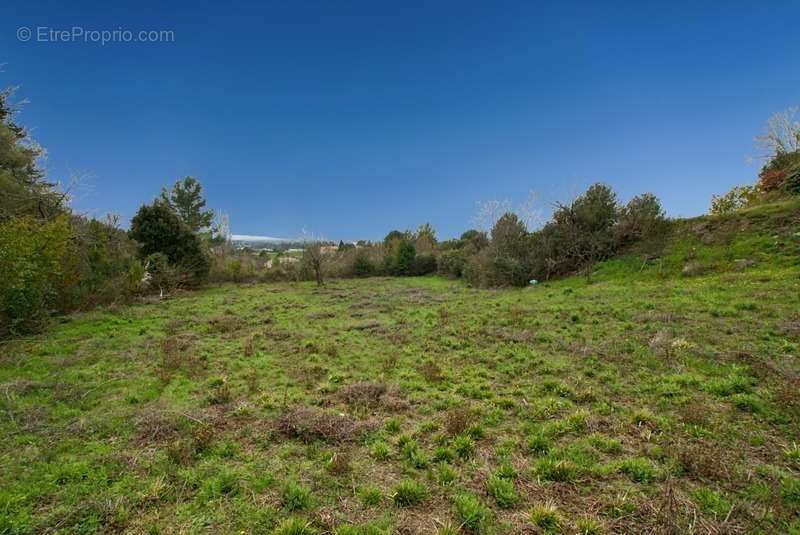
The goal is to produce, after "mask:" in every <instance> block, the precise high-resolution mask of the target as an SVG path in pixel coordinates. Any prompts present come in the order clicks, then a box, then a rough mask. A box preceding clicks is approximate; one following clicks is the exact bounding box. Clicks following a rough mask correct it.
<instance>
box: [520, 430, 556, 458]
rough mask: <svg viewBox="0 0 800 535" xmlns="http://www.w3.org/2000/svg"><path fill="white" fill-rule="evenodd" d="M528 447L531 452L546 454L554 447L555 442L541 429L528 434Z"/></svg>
mask: <svg viewBox="0 0 800 535" xmlns="http://www.w3.org/2000/svg"><path fill="white" fill-rule="evenodd" d="M526 447H527V448H528V451H529V452H531V453H534V454H536V455H544V454H546V453H548V452H549V451H550V449H551V448H552V447H553V442H552V441H551V440H550V439H549V438H547V437H546V436H545V435H544V433H542V432H541V431H540V432H537V433H534V434H532V435H530V436H528V440H527V442H526Z"/></svg>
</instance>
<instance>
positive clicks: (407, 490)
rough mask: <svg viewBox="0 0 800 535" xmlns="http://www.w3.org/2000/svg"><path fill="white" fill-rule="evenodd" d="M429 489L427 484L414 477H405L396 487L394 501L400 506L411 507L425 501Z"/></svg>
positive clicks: (393, 495)
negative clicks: (415, 479)
mask: <svg viewBox="0 0 800 535" xmlns="http://www.w3.org/2000/svg"><path fill="white" fill-rule="evenodd" d="M427 497H428V489H426V488H425V485H423V484H422V483H419V482H417V481H414V480H412V479H404V480H403V481H401V482H400V483H398V484H397V485H396V486H395V487H394V492H393V494H392V501H394V504H395V505H396V506H398V507H411V506H414V505H418V504H420V503H422V502H423V501H425V498H427Z"/></svg>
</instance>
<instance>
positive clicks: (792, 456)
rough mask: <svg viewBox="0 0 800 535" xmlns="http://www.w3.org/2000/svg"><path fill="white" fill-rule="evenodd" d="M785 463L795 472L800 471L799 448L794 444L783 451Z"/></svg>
mask: <svg viewBox="0 0 800 535" xmlns="http://www.w3.org/2000/svg"><path fill="white" fill-rule="evenodd" d="M783 454H784V456H785V457H786V461H787V462H788V463H789V465H790V466H792V467H793V468H795V469H796V470H800V446H798V445H797V443H796V442H794V443H792V445H791V446H789V447H788V448H786V449H784V450H783Z"/></svg>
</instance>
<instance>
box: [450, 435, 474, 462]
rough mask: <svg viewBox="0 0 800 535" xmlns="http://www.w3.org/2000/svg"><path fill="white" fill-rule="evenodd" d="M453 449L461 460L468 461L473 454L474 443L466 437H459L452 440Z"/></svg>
mask: <svg viewBox="0 0 800 535" xmlns="http://www.w3.org/2000/svg"><path fill="white" fill-rule="evenodd" d="M453 449H454V450H455V452H456V454H458V456H459V457H461V458H462V459H469V458H470V457H472V454H473V453H475V441H474V440H472V438H471V437H470V436H468V435H459V436H457V437H456V438H455V439H454V440H453Z"/></svg>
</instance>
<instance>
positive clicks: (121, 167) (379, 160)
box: [0, 0, 800, 239]
mask: <svg viewBox="0 0 800 535" xmlns="http://www.w3.org/2000/svg"><path fill="white" fill-rule="evenodd" d="M798 20H800V2H798V1H796V0H794V1H786V2H752V1H751V2H735V1H733V2H729V1H725V2H703V1H692V2H676V1H670V2H662V3H656V2H638V1H637V2H574V3H569V2H509V3H505V2H490V1H485V2H464V1H458V2H444V1H442V2H380V1H377V2H376V1H364V2H355V1H353V2H351V1H345V2H331V1H320V2H274V3H272V2H252V3H247V2H214V3H211V2H209V3H207V5H206V4H205V3H203V2H200V1H195V2H186V3H180V2H164V1H159V2H152V3H151V2H144V1H140V2H130V3H129V4H128V6H127V7H126V6H124V5H123V4H122V3H118V2H108V1H104V2H97V3H90V2H64V1H60V2H36V1H28V2H14V3H13V5H9V6H6V9H5V10H4V16H3V17H2V20H0V63H5V64H6V65H5V69H4V72H3V73H2V74H0V85H4V86H5V85H21V89H20V91H19V96H21V97H24V98H27V99H28V100H29V101H30V103H29V104H28V105H27V106H26V107H25V108H24V110H23V112H22V113H21V114H20V116H19V120H20V121H21V122H22V123H23V124H25V125H27V126H29V127H30V128H31V129H32V130H33V132H34V135H35V137H36V138H37V139H38V140H39V141H40V142H41V144H42V145H44V146H45V147H46V148H47V150H48V153H49V157H48V162H47V167H48V169H49V172H50V176H51V177H52V178H63V177H65V176H66V175H68V174H69V173H70V172H75V173H83V174H86V175H88V176H89V184H90V185H91V188H90V189H87V188H82V189H80V190H79V191H77V199H76V201H75V206H76V207H77V208H78V209H80V210H83V211H86V212H89V213H92V214H97V215H101V214H103V213H105V212H106V211H114V212H117V213H120V214H121V215H122V216H123V218H124V219H126V220H127V219H129V218H130V217H131V216H132V215H133V214H134V213H135V211H136V209H137V208H138V206H139V205H140V204H141V203H143V202H148V201H149V200H151V199H152V198H153V196H154V195H155V194H156V193H157V192H158V191H159V189H160V188H161V187H162V186H163V185H166V184H169V183H171V182H172V181H174V180H175V179H177V178H179V177H182V176H184V175H194V176H196V177H198V178H199V179H200V180H201V181H202V182H203V184H204V185H205V188H206V193H207V198H208V201H209V205H210V206H211V207H214V208H221V209H223V210H226V211H227V212H228V213H229V214H230V217H231V223H232V228H233V231H234V232H235V233H242V234H267V235H273V236H297V235H298V234H299V232H300V229H301V228H302V227H306V228H307V229H308V230H310V231H313V232H315V233H317V234H321V235H324V236H325V237H327V238H330V239H339V238H344V239H355V238H371V239H376V238H381V237H382V236H383V235H384V234H385V233H386V232H387V231H388V230H390V229H392V228H400V229H403V228H411V227H416V226H417V225H418V224H420V223H423V222H426V221H429V222H430V223H432V224H433V225H434V227H435V228H436V229H437V230H438V231H439V235H440V237H450V236H454V235H457V234H458V233H460V232H461V231H462V230H464V229H466V228H468V227H469V226H470V223H471V219H472V217H473V215H474V213H475V203H476V201H480V200H487V199H511V200H516V201H522V200H523V199H524V198H525V197H526V196H527V194H528V192H529V191H530V190H534V191H537V192H539V193H540V195H541V197H542V199H543V200H544V201H548V200H558V199H566V198H569V197H570V196H572V195H574V194H575V193H577V192H579V191H581V190H582V189H583V188H585V187H586V186H587V185H588V184H590V183H591V182H594V181H598V180H600V181H605V182H607V183H609V184H611V185H612V186H613V187H614V188H615V189H616V190H617V191H618V193H619V195H620V197H621V198H622V199H623V200H624V199H627V198H629V197H630V196H632V195H634V194H636V193H639V192H643V191H652V192H653V193H655V194H657V195H658V196H659V197H660V198H661V199H662V201H663V203H664V205H665V207H666V209H667V211H668V213H669V214H670V215H674V216H678V215H694V214H699V213H702V212H704V211H705V210H706V208H707V206H708V203H709V198H710V196H711V195H712V194H713V193H722V192H724V191H726V190H727V189H728V188H730V186H732V185H735V184H741V183H748V182H752V181H753V180H754V179H755V175H756V173H757V171H758V165H757V164H755V163H748V162H747V157H748V156H751V155H755V154H756V153H757V151H756V149H755V148H754V145H753V137H754V136H755V135H756V134H757V133H758V132H759V131H760V129H761V128H762V126H763V124H764V122H765V121H766V119H767V118H768V117H769V115H771V114H772V113H774V112H776V111H779V110H782V109H785V108H787V107H789V106H792V105H797V104H800V68H798V67H800V55H798V50H800V31H798ZM23 26H24V27H28V28H31V29H32V30H33V31H34V32H36V31H37V30H36V28H37V27H40V26H41V27H48V28H57V29H68V30H71V28H72V27H73V26H78V27H82V28H84V31H85V32H88V31H90V30H115V29H124V30H131V31H134V32H138V31H139V30H171V31H173V32H174V42H164V43H110V44H106V45H105V46H101V45H100V44H99V43H92V42H88V43H86V42H72V43H66V42H52V41H51V42H41V41H39V42H37V41H36V38H35V37H34V38H33V39H32V40H31V41H28V42H21V41H19V40H18V39H17V35H16V33H17V30H18V28H19V27H23Z"/></svg>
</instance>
